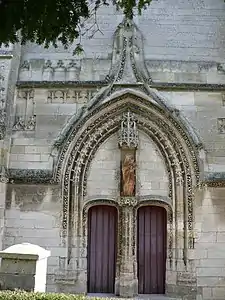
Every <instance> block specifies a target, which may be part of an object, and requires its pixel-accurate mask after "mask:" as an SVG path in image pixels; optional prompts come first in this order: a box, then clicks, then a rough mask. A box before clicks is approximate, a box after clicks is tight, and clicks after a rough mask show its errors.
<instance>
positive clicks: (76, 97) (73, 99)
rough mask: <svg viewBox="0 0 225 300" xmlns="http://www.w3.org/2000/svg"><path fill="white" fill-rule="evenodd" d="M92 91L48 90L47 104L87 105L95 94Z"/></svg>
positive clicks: (93, 90)
mask: <svg viewBox="0 0 225 300" xmlns="http://www.w3.org/2000/svg"><path fill="white" fill-rule="evenodd" d="M97 91H98V88H95V89H94V88H92V89H80V88H76V89H54V90H48V95H47V103H62V104H63V103H80V104H81V103H87V102H88V101H90V100H91V99H92V98H93V97H94V95H95V94H96V93H97Z"/></svg>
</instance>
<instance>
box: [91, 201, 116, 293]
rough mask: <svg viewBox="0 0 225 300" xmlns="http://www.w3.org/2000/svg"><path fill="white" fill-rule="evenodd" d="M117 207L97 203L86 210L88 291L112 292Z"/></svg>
mask: <svg viewBox="0 0 225 300" xmlns="http://www.w3.org/2000/svg"><path fill="white" fill-rule="evenodd" d="M116 237H117V209H116V208H115V207H112V206H107V205H98V206H94V207H91V208H90V209H89V211H88V292H89V293H114V284H115V268H116V249H117V247H116V240H117V239H116Z"/></svg>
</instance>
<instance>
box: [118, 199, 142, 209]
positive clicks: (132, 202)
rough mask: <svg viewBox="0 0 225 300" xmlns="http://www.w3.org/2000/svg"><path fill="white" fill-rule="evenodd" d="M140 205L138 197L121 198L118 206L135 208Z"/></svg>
mask: <svg viewBox="0 0 225 300" xmlns="http://www.w3.org/2000/svg"><path fill="white" fill-rule="evenodd" d="M137 203H138V201H137V198H136V197H119V199H118V204H119V206H121V207H134V206H136V205H137Z"/></svg>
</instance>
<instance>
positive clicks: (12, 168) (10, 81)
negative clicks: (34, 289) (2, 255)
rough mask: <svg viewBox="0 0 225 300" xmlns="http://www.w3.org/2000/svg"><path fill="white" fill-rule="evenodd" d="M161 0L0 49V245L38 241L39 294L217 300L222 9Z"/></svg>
mask: <svg viewBox="0 0 225 300" xmlns="http://www.w3.org/2000/svg"><path fill="white" fill-rule="evenodd" d="M167 2H168V1H164V0H158V1H152V2H151V5H150V6H149V7H148V8H147V9H146V10H144V11H143V13H142V15H140V16H139V15H134V18H133V20H128V19H126V18H124V16H123V14H122V13H121V12H120V11H115V10H114V7H112V6H107V7H106V6H105V7H101V9H100V10H99V11H98V13H97V15H96V18H97V19H96V20H97V21H98V22H97V23H98V25H99V27H98V29H100V30H102V33H103V34H101V32H100V31H99V30H97V32H96V34H95V35H94V36H93V37H92V38H91V39H89V38H88V36H85V35H82V39H83V41H82V44H83V48H84V50H85V53H83V54H82V55H80V56H76V55H73V54H72V52H73V50H74V48H75V47H76V43H77V41H75V44H74V45H72V46H71V47H69V48H68V49H63V47H62V45H60V44H59V45H58V48H57V49H55V48H52V47H50V48H48V49H45V48H44V47H42V46H38V45H35V44H33V43H27V44H26V45H20V44H16V45H9V46H8V47H4V48H0V151H1V154H0V196H1V197H0V202H1V203H0V212H1V213H0V221H1V222H0V227H1V230H0V247H1V249H0V250H3V249H7V248H8V247H11V246H13V245H14V244H21V243H31V244H34V245H36V246H40V247H42V248H45V249H46V250H49V251H50V252H51V255H50V257H49V258H48V261H47V262H48V268H47V281H46V291H47V292H63V293H74V294H79V293H80V294H91V295H92V294H96V293H98V294H99V293H102V294H108V295H119V296H121V297H133V296H135V295H142V294H165V297H167V296H168V297H170V296H171V297H173V298H174V297H176V298H178V299H181V298H182V299H188V300H208V299H212V300H218V299H221V297H222V298H223V299H224V295H225V273H224V268H223V267H222V266H224V265H225V254H224V249H225V217H224V211H225V199H224V197H225V196H224V195H225V191H224V188H225V155H224V149H225V139H224V134H225V117H224V114H225V94H224V91H225V84H224V82H225V67H224V60H225V54H224V53H225V52H224V45H223V44H224V36H223V35H224V34H223V33H224V30H223V27H225V21H224V17H223V15H225V14H224V13H225V11H224V10H225V4H224V2H223V1H222V0H207V1H206V0H201V1H200V0H199V1H196V0H189V1H179V0H173V1H172V2H173V3H172V6H171V5H170V4H168V3H167ZM204 2H205V3H204ZM206 2H207V3H206ZM174 7H175V8H176V9H174ZM89 21H90V22H92V21H93V20H92V18H90V20H88V22H89ZM94 25H96V22H95V24H94ZM90 28H91V29H94V28H95V26H94V27H92V26H91V25H90ZM83 29H84V28H82V30H83Z"/></svg>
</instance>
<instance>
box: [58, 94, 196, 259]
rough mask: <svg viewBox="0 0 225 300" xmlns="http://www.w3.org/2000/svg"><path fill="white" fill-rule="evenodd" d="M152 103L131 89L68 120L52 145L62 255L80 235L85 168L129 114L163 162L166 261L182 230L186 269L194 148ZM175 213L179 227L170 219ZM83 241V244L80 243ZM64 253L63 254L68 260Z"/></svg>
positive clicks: (189, 135)
mask: <svg viewBox="0 0 225 300" xmlns="http://www.w3.org/2000/svg"><path fill="white" fill-rule="evenodd" d="M158 100H159V96H158V95H157V97H156V98H155V99H154V92H152V95H151V96H149V95H146V94H144V93H141V92H136V91H135V90H132V89H126V90H123V91H120V92H119V93H118V92H116V93H115V94H112V95H111V96H109V97H108V98H107V99H103V100H102V101H100V102H97V103H95V104H94V105H93V104H92V106H91V107H89V108H88V107H87V108H85V109H83V112H82V113H81V114H80V116H79V118H78V119H76V118H74V120H73V122H71V121H70V123H69V127H68V128H66V129H64V131H63V132H64V136H63V139H62V135H61V136H60V143H61V144H60V143H58V146H59V148H58V149H59V155H58V160H57V163H56V165H55V180H56V181H57V182H60V183H61V185H62V199H63V208H62V231H63V234H62V243H63V244H64V245H65V246H66V247H67V249H69V248H70V247H71V245H72V241H71V239H72V238H73V236H75V235H78V236H82V233H83V232H85V230H83V228H82V227H84V226H86V225H85V221H84V220H85V214H83V207H84V205H85V201H84V199H85V195H86V186H87V172H88V170H89V167H90V163H91V161H92V159H93V157H94V156H95V153H96V151H97V150H98V148H99V146H100V145H101V144H102V143H104V141H105V140H106V139H107V138H108V137H109V136H111V135H112V134H114V133H116V132H117V131H118V129H119V127H120V122H121V118H122V115H123V113H124V112H126V111H127V110H129V111H131V112H133V113H134V114H135V116H136V119H137V127H138V129H139V130H140V131H143V132H145V134H147V135H148V136H149V138H150V139H152V140H153V141H154V143H155V144H156V146H157V147H158V149H159V150H160V151H161V154H162V157H163V158H164V162H165V165H166V168H167V171H168V175H169V197H170V199H171V203H172V214H171V215H170V216H169V218H168V220H169V221H168V222H169V228H170V230H169V231H170V233H169V236H168V239H169V241H168V244H169V259H170V261H171V262H172V260H173V258H174V252H173V251H172V249H173V248H176V247H177V245H176V243H177V242H178V240H177V239H178V237H177V235H178V231H180V230H183V231H184V232H183V237H184V238H183V246H182V247H183V249H184V251H183V253H184V256H183V259H184V262H185V263H186V260H187V251H188V248H192V247H193V223H194V214H193V188H194V187H195V186H196V185H197V184H198V182H199V173H200V170H199V162H198V145H197V144H196V138H193V129H192V128H189V127H188V125H187V124H185V123H184V122H183V121H182V120H181V119H179V117H178V116H177V114H175V115H174V113H173V110H170V109H167V108H166V106H165V105H161V104H160V101H158ZM178 207H179V218H180V219H179V221H178V219H177V218H176V217H175V215H176V210H177V209H178ZM181 219H182V222H180V220H181ZM181 223H182V225H180V224H181ZM179 226H181V227H182V228H179ZM174 228H175V229H174ZM83 239H84V241H85V239H86V237H85V236H83ZM69 253H70V251H69V250H68V256H69V255H70V254H69ZM68 258H69V257H68Z"/></svg>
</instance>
